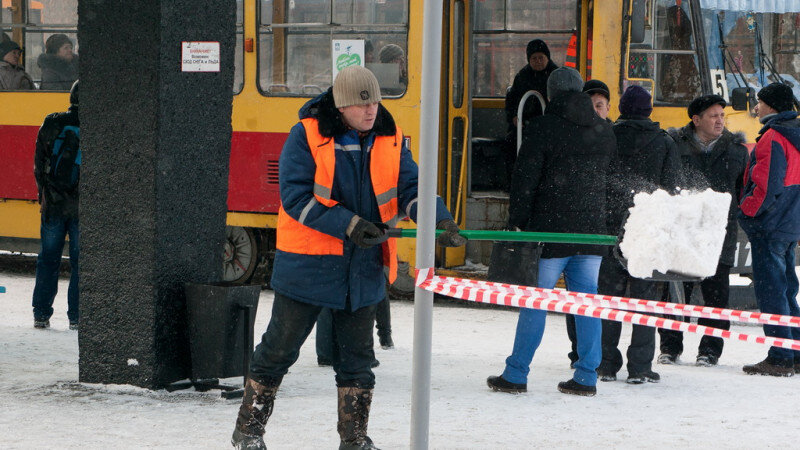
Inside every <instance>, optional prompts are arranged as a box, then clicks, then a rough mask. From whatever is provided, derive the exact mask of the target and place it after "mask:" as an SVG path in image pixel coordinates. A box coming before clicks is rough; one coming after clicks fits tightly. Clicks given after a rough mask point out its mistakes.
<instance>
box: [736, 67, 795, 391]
mask: <svg viewBox="0 0 800 450" xmlns="http://www.w3.org/2000/svg"><path fill="white" fill-rule="evenodd" d="M794 102H795V98H794V94H793V92H792V89H791V88H789V86H787V85H785V84H782V83H772V84H770V85H768V86H765V87H764V88H763V89H761V90H760V91H759V92H758V105H757V106H756V114H757V115H758V118H759V120H760V121H761V123H763V124H764V127H763V128H762V129H761V131H759V136H758V138H757V139H756V142H757V143H756V147H755V149H754V150H753V152H752V153H751V154H750V158H749V160H748V162H747V168H746V170H745V176H744V190H743V195H742V201H741V202H740V204H739V208H740V211H739V224H740V225H741V226H742V229H743V230H744V231H745V233H747V238H748V239H749V240H750V250H751V252H752V253H751V254H752V262H753V285H754V286H755V292H756V299H757V300H758V308H759V310H761V312H763V313H767V314H780V315H784V316H795V317H798V316H800V307H798V305H797V291H798V280H797V274H796V272H795V267H794V261H795V247H796V246H797V241H798V240H800V172H798V170H797V167H800V153H798V150H800V120H798V117H797V112H795V111H793V110H792V109H793V107H794ZM764 334H765V335H766V336H769V337H776V338H783V339H800V328H797V327H783V326H776V325H764ZM742 369H743V370H744V372H745V373H747V374H751V375H773V376H783V377H790V376H792V375H794V374H795V373H800V351H796V350H790V349H784V348H779V347H770V349H769V352H768V353H767V357H766V359H764V360H763V361H761V362H759V363H756V364H749V365H746V366H744V367H743V368H742Z"/></svg>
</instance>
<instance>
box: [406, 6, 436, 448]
mask: <svg viewBox="0 0 800 450" xmlns="http://www.w3.org/2000/svg"><path fill="white" fill-rule="evenodd" d="M442 1H443V0H425V6H424V10H423V16H422V92H421V93H420V127H419V128H420V138H419V146H420V147H419V193H418V196H417V198H418V201H417V261H416V267H417V268H420V269H422V268H429V267H433V264H434V250H435V242H434V239H435V233H434V230H435V229H436V223H435V219H436V168H437V167H436V166H437V161H438V157H437V153H438V151H437V150H438V148H439V145H438V144H439V90H440V89H439V83H440V80H441V66H440V65H441V60H442ZM432 330H433V293H432V292H428V291H426V290H423V289H420V288H416V289H415V290H414V350H413V351H414V354H413V364H412V378H411V448H412V449H414V450H425V449H427V448H428V433H429V431H428V428H429V424H430V403H431V341H432V340H431V334H432Z"/></svg>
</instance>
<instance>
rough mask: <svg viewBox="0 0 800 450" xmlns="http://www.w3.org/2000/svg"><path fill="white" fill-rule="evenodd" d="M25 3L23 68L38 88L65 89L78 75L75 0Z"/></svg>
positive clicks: (76, 10)
mask: <svg viewBox="0 0 800 450" xmlns="http://www.w3.org/2000/svg"><path fill="white" fill-rule="evenodd" d="M25 3H26V5H27V8H26V10H25V11H26V15H27V20H26V21H25V23H24V27H22V28H21V30H22V31H21V33H22V35H23V43H24V45H23V48H24V50H25V53H24V60H25V61H24V63H25V71H26V72H28V74H29V75H30V76H31V78H33V81H34V83H35V84H36V85H37V86H38V87H39V88H41V89H42V90H51V91H68V90H69V89H70V87H71V86H72V83H73V82H74V81H75V80H76V79H77V78H78V33H77V29H78V0H62V1H59V2H47V3H45V2H33V1H31V2H25ZM70 47H71V49H70Z"/></svg>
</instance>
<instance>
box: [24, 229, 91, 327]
mask: <svg viewBox="0 0 800 450" xmlns="http://www.w3.org/2000/svg"><path fill="white" fill-rule="evenodd" d="M44 217H45V216H44V214H43V215H42V225H41V239H42V248H41V250H40V251H39V257H38V258H36V286H35V287H34V288H33V318H34V320H48V319H50V316H52V315H53V300H54V299H55V298H56V293H58V272H59V269H60V267H61V252H63V251H64V240H65V238H66V236H67V234H69V264H70V267H71V269H72V274H71V275H70V278H69V289H68V290H67V317H68V318H69V321H70V322H71V323H72V322H78V249H79V243H80V227H79V225H78V219H65V218H63V217H49V218H48V219H47V220H45V218H44Z"/></svg>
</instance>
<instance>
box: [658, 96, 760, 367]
mask: <svg viewBox="0 0 800 450" xmlns="http://www.w3.org/2000/svg"><path fill="white" fill-rule="evenodd" d="M726 105H727V103H726V102H725V99H723V98H722V97H720V96H719V95H703V96H701V97H697V98H695V99H694V100H692V102H691V103H690V104H689V109H688V114H689V118H690V119H691V122H689V124H688V125H686V126H685V127H683V128H680V129H670V130H669V133H670V135H671V136H672V137H673V138H674V139H675V142H676V143H677V144H678V151H679V153H680V156H681V162H682V164H683V169H684V177H685V184H686V186H682V187H686V188H689V189H706V188H711V189H713V190H715V191H717V192H727V193H729V194H731V204H730V207H729V209H728V225H727V229H726V233H725V241H724V243H723V245H722V253H721V254H720V257H719V263H718V265H717V272H716V273H715V274H714V275H713V276H711V277H709V278H706V279H705V280H703V281H701V282H700V289H701V291H702V293H703V302H704V304H705V306H711V307H715V308H726V307H727V306H728V297H729V294H730V280H729V278H730V277H729V276H730V272H731V267H732V266H733V263H734V253H735V251H736V235H737V233H738V226H737V224H736V213H737V210H738V205H739V195H740V192H741V187H742V176H743V174H744V170H745V166H746V164H747V149H746V148H745V146H744V145H743V144H744V141H745V139H744V135H743V134H741V133H736V134H734V133H731V132H730V131H728V130H727V129H726V128H725V110H724V108H725V106H726ZM693 288H694V283H684V293H685V296H686V303H689V302H690V301H691V294H692V290H693ZM698 324H700V325H705V326H710V327H714V328H721V329H723V330H728V329H730V326H731V324H730V322H729V321H727V320H716V319H699V321H698ZM658 333H659V335H660V337H661V343H660V349H661V355H659V357H658V362H659V363H660V364H676V362H677V360H678V356H680V354H681V353H682V352H683V333H681V332H680V331H674V330H667V329H663V328H659V329H658ZM722 346H723V341H722V338H718V337H712V336H703V337H702V339H700V346H699V348H698V350H697V358H696V360H695V362H696V364H697V365H698V366H713V365H716V364H717V362H718V361H719V357H720V356H721V355H722Z"/></svg>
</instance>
